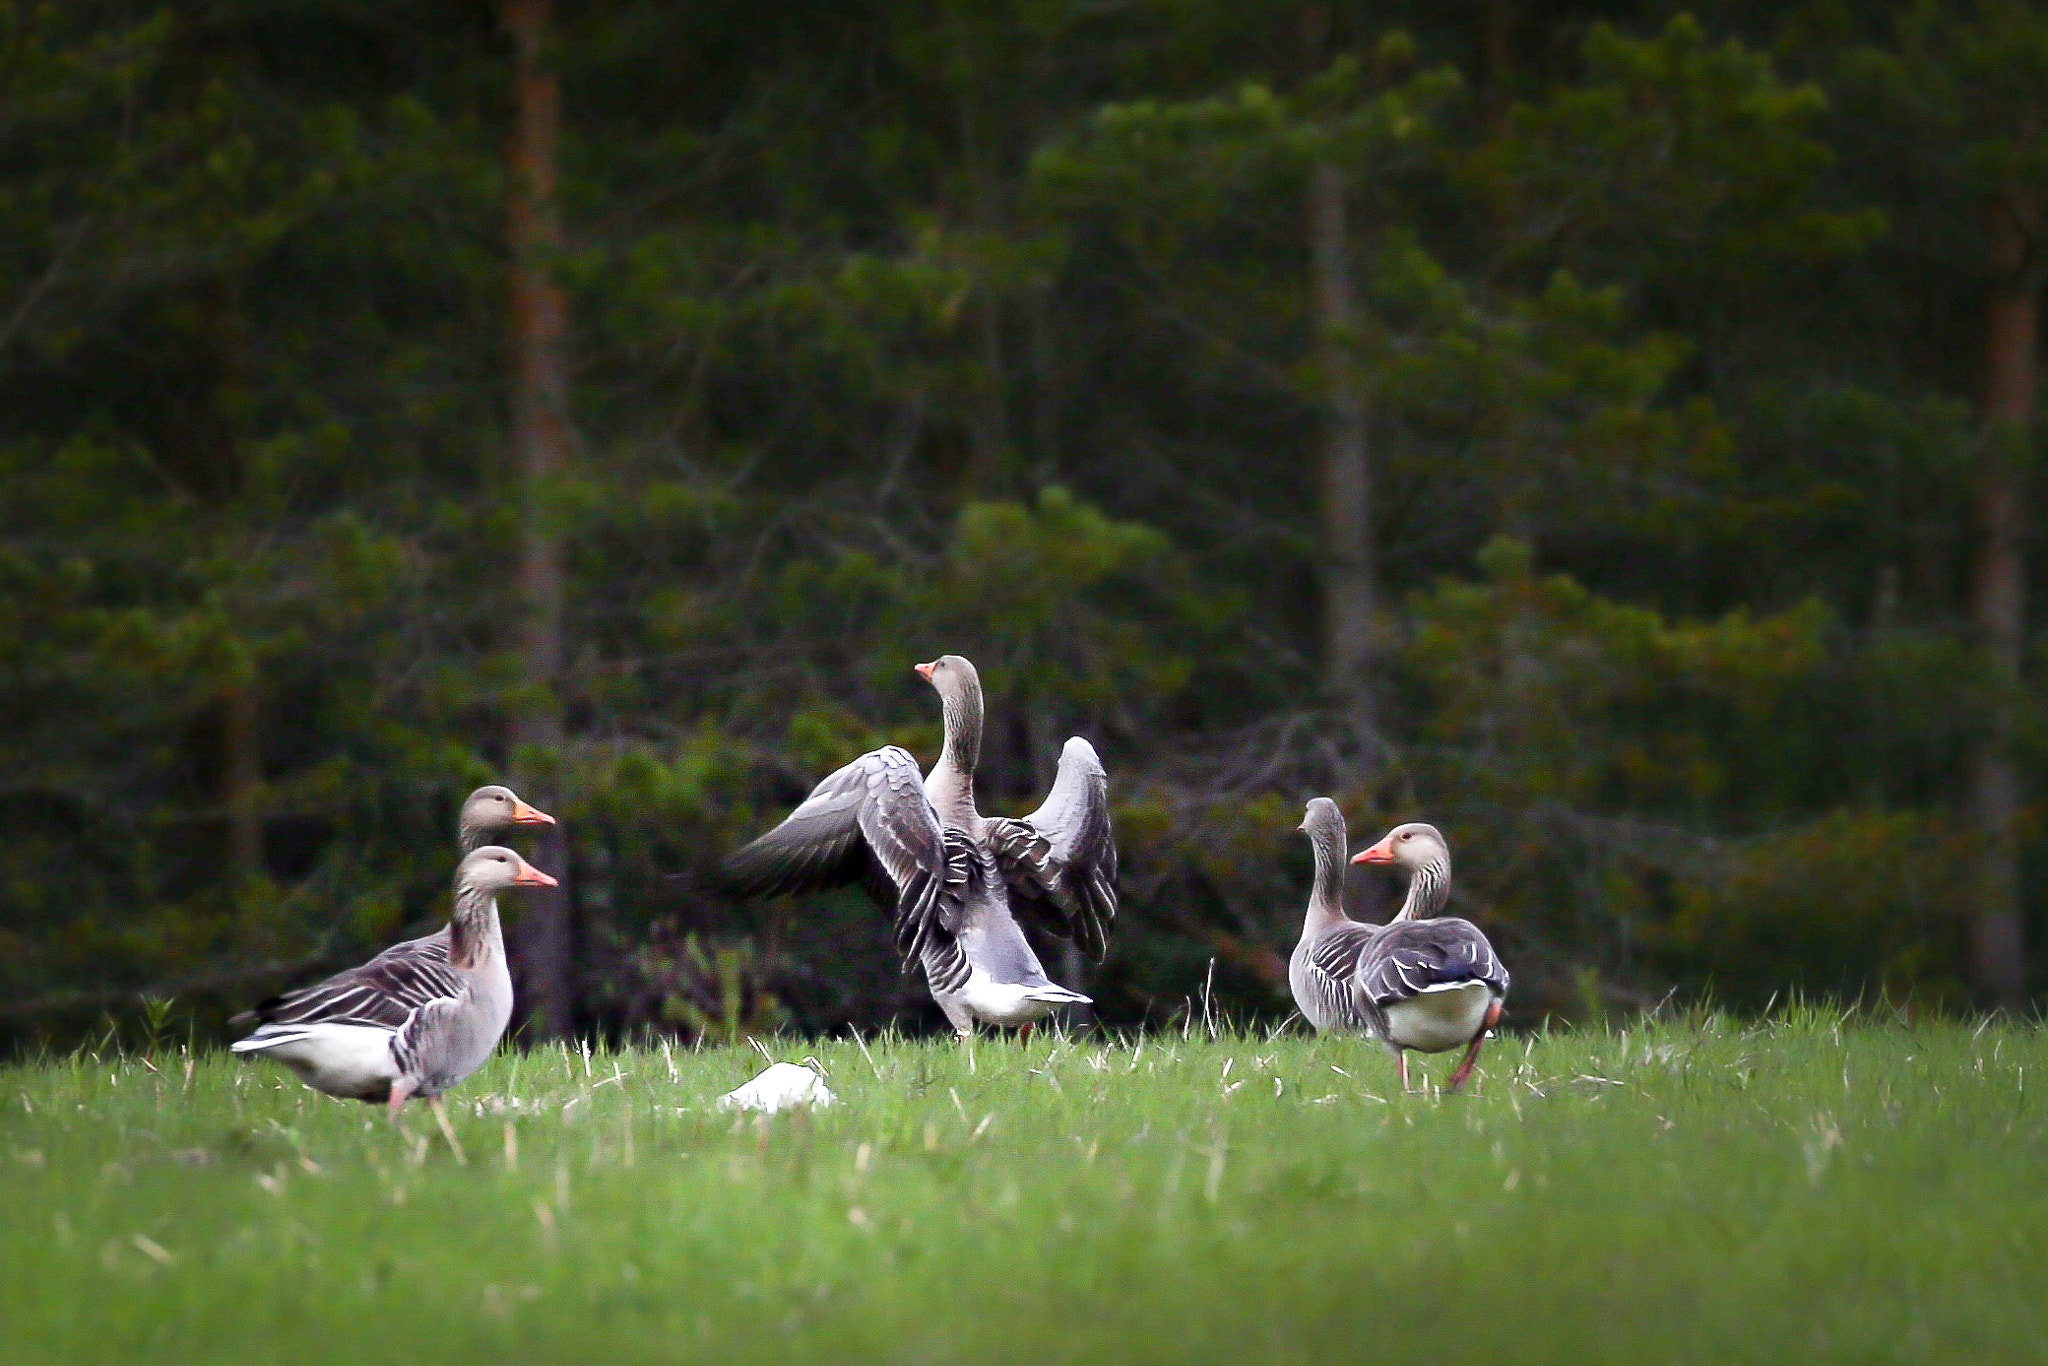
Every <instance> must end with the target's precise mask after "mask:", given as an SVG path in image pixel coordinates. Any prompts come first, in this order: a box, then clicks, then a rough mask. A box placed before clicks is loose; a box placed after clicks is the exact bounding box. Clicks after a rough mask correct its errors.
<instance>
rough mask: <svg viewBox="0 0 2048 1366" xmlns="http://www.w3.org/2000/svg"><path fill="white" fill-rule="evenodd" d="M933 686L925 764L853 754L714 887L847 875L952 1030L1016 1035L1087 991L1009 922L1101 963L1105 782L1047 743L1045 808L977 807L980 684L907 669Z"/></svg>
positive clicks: (958, 673)
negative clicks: (934, 718) (1041, 957)
mask: <svg viewBox="0 0 2048 1366" xmlns="http://www.w3.org/2000/svg"><path fill="white" fill-rule="evenodd" d="M917 671H918V673H920V674H922V675H923V676H924V677H925V679H926V681H928V682H929V683H931V685H932V686H933V687H934V688H935V689H937V691H938V694H939V700H940V705H941V707H942V710H943V715H944V722H945V744H944V747H943V748H942V749H941V750H940V752H939V758H938V762H937V763H935V764H933V765H932V769H931V772H930V773H928V774H926V773H920V772H919V771H918V766H917V760H916V759H914V758H913V757H912V756H911V754H910V752H909V751H908V750H905V749H902V748H899V747H897V746H895V745H890V746H887V747H885V748H883V749H878V750H874V751H871V752H870V753H867V754H863V755H862V756H861V757H860V758H858V759H856V760H854V761H853V762H852V763H850V764H848V765H847V766H846V767H844V768H842V769H840V770H839V771H838V772H836V773H834V774H832V775H831V776H830V777H828V778H826V779H825V780H824V781H823V782H821V783H819V784H818V786H817V787H816V788H815V789H813V791H812V792H811V795H810V796H809V797H808V798H806V799H805V800H804V802H803V804H802V805H801V806H799V807H797V809H796V810H795V811H793V812H791V813H790V815H789V817H788V819H786V820H784V821H783V822H782V824H780V825H778V826H776V827H775V828H774V829H773V830H770V831H769V832H768V833H767V834H765V835H763V836H761V837H760V838H759V839H757V840H755V841H754V842H753V843H751V844H749V845H747V846H745V847H744V848H742V849H739V850H738V851H736V852H734V853H733V854H731V855H729V856H728V857H727V858H726V860H725V863H724V865H723V868H722V873H723V876H724V879H725V881H726V883H727V885H728V886H729V887H730V888H731V889H732V890H733V891H735V892H737V893H740V894H744V895H756V896H770V895H779V894H783V893H789V892H801V891H811V890H816V889H820V888H825V887H834V886H840V885H842V884H846V883H852V882H859V883H862V884H863V885H864V886H865V887H866V888H867V890H868V892H869V894H870V895H871V896H873V897H874V899H875V901H876V902H877V903H878V904H880V905H881V906H882V907H883V908H884V909H886V910H891V911H893V912H894V915H895V928H896V948H897V951H898V953H899V954H901V955H902V957H903V960H904V966H905V968H906V970H907V969H908V968H909V967H910V965H911V964H913V963H914V964H916V965H918V966H920V967H922V968H923V970H924V974H925V981H926V983H927V985H929V987H930V988H931V993H932V999H933V1000H935V1001H937V1002H938V1005H939V1009H941V1010H942V1011H944V1012H945V1014H946V1018H947V1020H948V1021H950V1022H951V1023H952V1025H953V1028H954V1029H955V1030H957V1031H958V1032H959V1033H960V1034H962V1035H963V1036H964V1035H967V1034H969V1033H972V1032H973V1030H974V1027H975V1025H976V1024H977V1023H981V1024H989V1025H1019V1026H1022V1027H1024V1029H1025V1030H1026V1031H1027V1033H1028V1031H1029V1029H1030V1027H1031V1026H1032V1025H1033V1024H1035V1023H1036V1022H1037V1021H1039V1020H1040V1019H1043V1018H1044V1017H1045V1016H1046V1015H1047V1014H1049V1013H1050V1012H1051V1011H1052V1010H1053V1009H1055V1008H1056V1007H1058V1006H1062V1005H1086V1004H1088V1003H1089V998H1088V997H1086V996H1084V995H1082V994H1081V993H1080V992H1077V991H1070V990H1068V989H1067V988H1065V987H1063V986H1060V985H1058V984H1057V983H1055V982H1053V981H1052V980H1051V979H1050V978H1048V977H1047V976H1046V974H1045V969H1044V967H1043V966H1042V965H1041V964H1040V963H1039V961H1038V955H1037V954H1036V953H1035V952H1033V951H1032V948H1031V943H1030V941H1029V940H1028V939H1027V938H1026V937H1025V935H1024V930H1023V928H1022V926H1020V924H1019V923H1018V922H1019V919H1020V917H1021V919H1022V920H1023V921H1024V923H1025V924H1028V925H1030V926H1031V927H1032V928H1034V929H1038V930H1042V931H1045V932H1047V933H1050V934H1053V935H1056V936H1059V937H1061V938H1064V939H1070V940H1072V941H1073V942H1074V943H1075V944H1076V945H1077V946H1078V947H1079V948H1080V949H1081V951H1082V952H1084V953H1086V954H1087V955H1088V956H1089V957H1090V958H1092V959H1094V960H1096V961H1097V962H1100V961H1101V959H1102V954H1103V949H1104V947H1105V945H1106V943H1107V938H1108V934H1109V922H1110V920H1111V919H1112V918H1113V917H1114V916H1115V915H1116V844H1115V840H1114V837H1113V835H1112V832H1111V830H1110V824H1109V788H1108V778H1107V776H1106V775H1105V774H1104V772H1103V769H1102V762H1101V760H1099V759H1098V758H1097V757H1096V755H1095V748H1094V746H1092V745H1090V744H1089V743H1088V742H1087V741H1086V740H1084V739H1082V738H1081V737H1080V736H1078V735H1077V736H1074V737H1073V738H1071V739H1069V740H1068V741H1067V743H1066V746H1065V747H1064V748H1063V749H1062V750H1061V751H1060V761H1059V772H1058V774H1057V776H1056V777H1055V778H1054V779H1053V785H1052V790H1051V791H1050V792H1049V793H1047V794H1046V798H1045V801H1044V803H1043V804H1042V805H1041V806H1040V807H1039V808H1038V810H1036V811H1034V812H1032V813H1031V814H1030V815H1028V816H1023V817H1017V818H1010V817H1002V816H994V817H991V816H984V815H982V814H981V813H980V812H979V811H978V810H976V809H975V804H974V768H975V763H976V760H977V759H978V758H979V755H980V750H981V728H982V702H981V679H980V676H979V675H978V674H977V673H976V672H975V669H974V665H972V664H970V663H969V662H968V661H967V660H966V659H963V658H962V657H961V656H959V655H942V656H941V657H939V658H938V659H936V660H933V661H932V662H931V663H929V664H920V665H918V666H917Z"/></svg>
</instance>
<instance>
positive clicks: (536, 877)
mask: <svg viewBox="0 0 2048 1366" xmlns="http://www.w3.org/2000/svg"><path fill="white" fill-rule="evenodd" d="M512 885H513V886H515V887H559V886H561V885H562V884H561V883H559V882H557V881H555V880H554V879H553V878H551V877H549V876H548V875H547V874H546V873H543V872H542V871H541V870H540V869H538V868H536V867H534V866H533V865H532V864H530V863H529V864H527V865H525V866H524V867H522V868H521V869H520V870H519V876H518V877H515V878H513V879H512Z"/></svg>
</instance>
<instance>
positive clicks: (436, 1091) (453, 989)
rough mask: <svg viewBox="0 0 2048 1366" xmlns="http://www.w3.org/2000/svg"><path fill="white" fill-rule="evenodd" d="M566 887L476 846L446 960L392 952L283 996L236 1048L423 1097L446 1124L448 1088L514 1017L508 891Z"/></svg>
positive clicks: (330, 1088)
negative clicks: (501, 912) (504, 915)
mask: <svg viewBox="0 0 2048 1366" xmlns="http://www.w3.org/2000/svg"><path fill="white" fill-rule="evenodd" d="M554 885H555V880H554V879H553V878H551V877H549V876H548V875H547V874H546V873H543V872H542V871H541V870H540V869H538V868H536V867H534V866H533V865H532V864H530V863H528V862H527V861H526V860H525V859H523V858H521V857H519V855H518V854H516V853H514V852H513V851H511V850H510V849H505V848H501V847H499V846H497V845H491V844H487V845H485V846H483V847H482V848H480V849H477V850H474V851H472V852H471V853H470V854H469V855H468V856H467V857H465V858H464V859H463V860H462V864H461V866H460V867H459V868H457V869H456V872H455V906H454V914H453V915H451V916H450V918H449V921H448V942H447V956H446V958H445V959H444V960H439V961H437V960H434V959H432V958H430V957H428V956H426V955H424V954H412V955H401V956H396V957H394V956H393V955H392V954H391V953H390V952H389V951H387V952H385V953H382V954H379V955H378V956H377V957H375V958H373V959H371V960H370V961H369V962H367V963H365V964H363V965H362V966H361V967H354V968H350V969H348V970H347V971H346V972H338V973H336V974H335V975H334V976H332V977H330V978H328V979H327V980H326V981H324V982H320V983H318V984H316V985H314V986H310V987H302V988H300V989H299V990H297V991H288V992H285V993H284V994H283V995H281V996H273V997H272V998H271V999H269V1000H267V1001H264V1002H263V1003H262V1004H260V1005H258V1006H257V1007H256V1008H255V1009H253V1010H248V1011H244V1012H243V1013H242V1014H240V1015H237V1016H235V1017H234V1019H235V1022H241V1021H246V1020H252V1019H253V1020H260V1021H261V1022H262V1023H260V1024H259V1025H258V1026H257V1028H256V1030H255V1032H254V1033H252V1034H250V1035H249V1037H248V1038H246V1039H242V1040H239V1041H238V1042H236V1043H234V1044H232V1045H230V1048H231V1051H233V1052H236V1053H254V1054H261V1055H263V1056H265V1057H270V1058H275V1059H277V1060H278V1061H279V1062H281V1063H283V1064H284V1065H285V1066H286V1067H289V1068H290V1069H291V1070H292V1071H294V1072H296V1073H297V1074H298V1076H299V1079H300V1080H301V1081H303V1082H305V1083H306V1085H308V1086H310V1087H312V1088H313V1089H314V1090H316V1091H324V1092H326V1093H327V1094H328V1095H330V1096H340V1097H343V1098H345V1099H350V1100H365V1101H371V1102H383V1103H386V1104H388V1105H389V1106H390V1107H391V1113H392V1114H393V1115H394V1116H395V1115H397V1114H398V1112H399V1110H400V1109H402V1108H403V1107H404V1105H405V1102H406V1100H407V1098H408V1097H411V1096H420V1097H422V1098H423V1099H425V1100H427V1101H428V1102H429V1103H430V1104H431V1105H432V1106H433V1107H434V1112H435V1117H436V1118H437V1119H439V1120H440V1121H441V1124H442V1127H443V1129H444V1130H445V1129H446V1128H447V1116H446V1115H445V1114H443V1113H442V1111H441V1102H440V1095H441V1093H442V1092H443V1091H445V1090H447V1089H448V1088H449V1087H450V1086H453V1085H454V1084H455V1083H456V1082H458V1081H461V1080H462V1079H463V1078H464V1077H466V1076H468V1075H469V1074H470V1073H471V1072H474V1071H475V1070H476V1069H477V1068H479V1067H481V1066H482V1065H483V1062H484V1060H485V1059H486V1058H488V1057H490V1056H491V1051H492V1050H493V1049H495V1048H496V1047H497V1046H498V1039H499V1038H500V1037H501V1036H502V1035H503V1034H504V1032H505V1025H506V1022H507V1021H508V1020H510V1019H511V1018H512V976H511V973H510V972H509V971H508V970H507V968H506V965H505V936H504V934H503V932H502V931H501V930H500V928H499V925H498V899H497V894H498V893H499V892H501V891H503V890H504V889H505V888H507V887H552V886H554ZM414 942H418V941H414Z"/></svg>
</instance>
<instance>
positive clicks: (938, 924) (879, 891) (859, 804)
mask: <svg viewBox="0 0 2048 1366" xmlns="http://www.w3.org/2000/svg"><path fill="white" fill-rule="evenodd" d="M962 839H964V836H960V835H958V833H957V832H949V831H946V830H944V829H943V828H941V826H940V825H939V817H938V813H937V812H936V811H934V810H933V809H932V804H931V800H930V799H929V798H927V797H926V796H925V794H924V775H923V773H921V772H920V771H919V769H918V767H917V760H916V759H915V758H913V757H912V756H911V754H910V751H908V750H906V749H902V748H899V747H898V746H895V745H889V746H886V747H884V748H882V749H878V750H873V751H870V752H869V753H867V754H863V755H861V756H860V758H858V759H855V760H854V761H853V762H852V763H850V764H848V765H846V767H844V768H842V769H840V770H838V771H837V772H835V773H833V774H831V775H830V776H828V777H827V778H826V779H825V780H824V781H823V782H821V783H819V784H818V785H817V786H816V787H815V788H812V789H811V795H810V796H808V797H806V798H805V799H804V800H803V802H802V804H801V805H799V806H798V807H797V808H796V810H794V811H792V812H790V813H789V815H788V816H787V817H785V818H784V820H783V822H782V823H781V824H780V825H778V826H776V827H775V828H774V829H773V830H770V831H769V832H768V833H767V834H765V835H762V836H761V837H760V838H759V839H756V840H754V841H753V842H752V843H751V844H748V845H745V846H744V847H742V848H740V849H737V850H735V851H734V852H733V853H731V854H729V855H727V856H726V858H725V861H724V863H723V864H722V865H721V866H720V872H721V875H722V878H723V881H724V883H725V885H726V886H727V887H728V888H729V889H730V890H732V891H733V892H735V893H738V894H741V895H750V896H778V895H782V894H785V893H790V892H806V891H818V890H821V889H823V888H826V887H840V886H845V885H846V884H848V883H853V882H859V883H861V884H862V885H863V886H865V887H866V888H867V891H868V894H869V895H870V896H872V897H873V898H874V899H875V901H876V903H877V904H878V905H880V906H882V907H883V908H884V909H885V910H890V911H893V912H894V914H895V917H896V948H897V951H898V952H899V953H901V954H902V955H903V957H904V959H905V960H906V961H907V962H908V961H915V960H916V958H917V956H918V954H919V953H920V952H921V951H922V949H923V947H924V943H925V940H926V938H927V937H928V936H929V935H930V934H931V933H932V932H933V931H934V930H943V931H946V932H949V933H950V932H952V931H955V930H957V929H958V928H959V926H960V919H961V913H962V907H963V906H964V898H963V897H962V896H961V894H960V891H961V889H963V888H964V887H965V886H966V882H967V870H966V864H965V858H966V854H967V851H966V849H965V847H964V846H963V847H961V848H959V849H955V848H954V847H953V846H954V845H956V844H958V843H959V842H960V840H962ZM956 865H958V866H956Z"/></svg>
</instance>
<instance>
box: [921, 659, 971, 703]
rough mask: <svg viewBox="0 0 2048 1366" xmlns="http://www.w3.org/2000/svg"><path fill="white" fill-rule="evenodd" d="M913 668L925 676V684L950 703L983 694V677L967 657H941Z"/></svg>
mask: <svg viewBox="0 0 2048 1366" xmlns="http://www.w3.org/2000/svg"><path fill="white" fill-rule="evenodd" d="M911 667H913V668H915V669H916V670H917V671H918V672H919V673H921V674H923V675H924V679H925V682H927V683H929V684H931V685H932V686H933V687H934V688H937V689H938V690H939V696H940V697H941V698H943V699H945V700H946V701H948V702H954V701H958V700H960V699H962V698H965V697H967V696H968V695H969V694H974V695H976V696H979V695H980V693H981V675H980V674H978V673H976V672H975V670H974V665H973V664H972V663H971V662H969V660H968V659H967V657H966V656H965V655H940V656H939V657H938V658H937V659H935V660H933V661H932V662H931V663H929V664H915V665H912V666H911Z"/></svg>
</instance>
